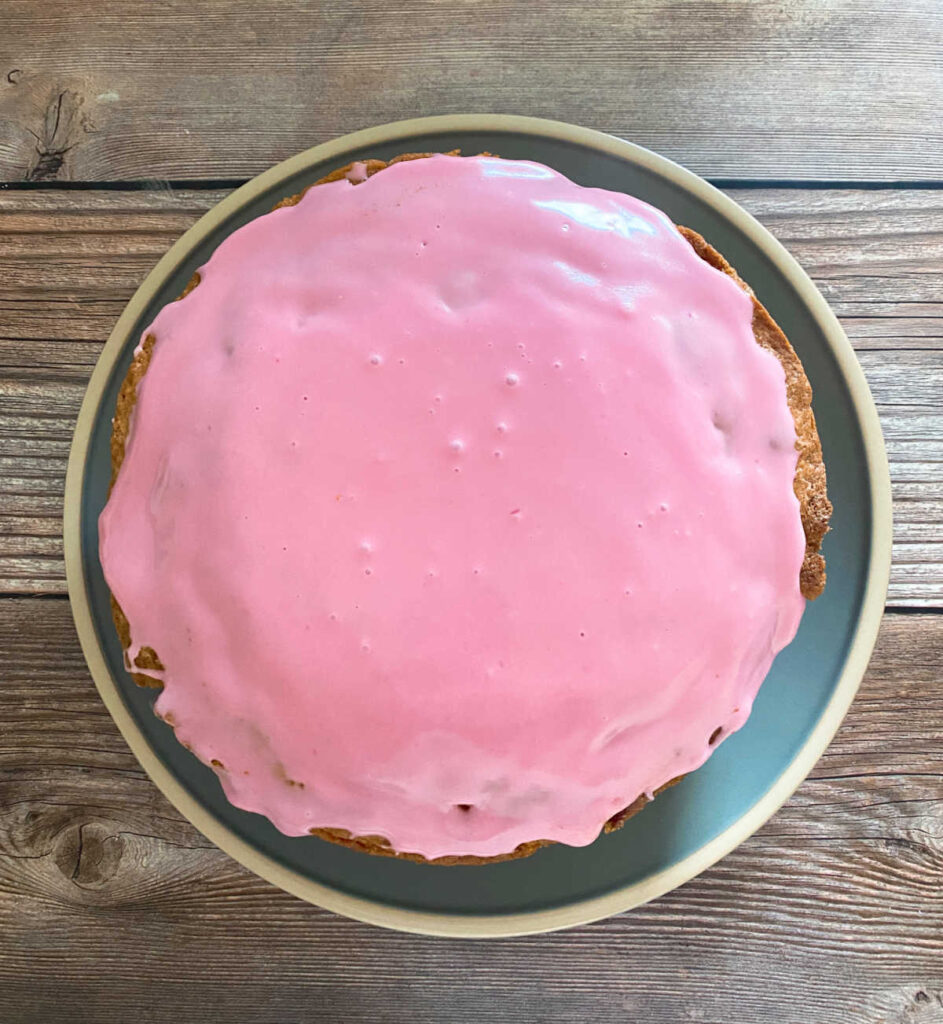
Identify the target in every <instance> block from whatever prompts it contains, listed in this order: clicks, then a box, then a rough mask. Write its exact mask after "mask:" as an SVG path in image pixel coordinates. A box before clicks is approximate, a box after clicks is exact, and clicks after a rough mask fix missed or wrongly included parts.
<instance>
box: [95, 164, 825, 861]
mask: <svg viewBox="0 0 943 1024" xmlns="http://www.w3.org/2000/svg"><path fill="white" fill-rule="evenodd" d="M112 466H113V478H112V490H111V494H110V497H109V500H108V503H107V505H106V507H105V509H104V511H103V512H102V515H101V518H100V524H99V527H100V553H101V562H102V567H103V570H104V573H105V577H106V580H107V583H108V585H109V588H110V590H111V592H112V595H113V599H112V606H113V610H114V617H115V623H116V627H117V630H118V634H119V637H120V640H121V643H122V646H123V647H124V649H125V658H126V666H127V668H128V671H129V672H130V673H131V674H132V676H133V678H134V679H135V680H136V681H137V682H138V683H140V684H142V685H150V686H157V687H160V689H161V692H160V694H159V695H158V698H157V701H156V705H155V710H156V712H157V713H158V714H159V715H160V716H161V717H162V718H163V719H164V720H165V721H166V722H167V723H169V724H170V725H171V726H172V727H173V728H174V729H175V731H176V734H177V738H178V740H179V741H180V742H181V743H183V744H184V745H185V746H187V747H188V748H189V749H190V750H191V751H192V752H193V753H194V754H195V755H196V756H197V757H198V758H200V759H201V760H202V761H203V762H205V763H206V764H208V765H211V766H212V767H213V768H214V769H215V770H216V772H217V774H218V776H219V779H220V781H221V783H222V786H223V789H224V791H225V793H226V795H227V797H228V799H229V800H230V801H231V802H232V803H233V804H234V805H236V806H237V807H240V808H243V809H245V810H249V811H254V812H257V813H259V814H262V815H265V816H266V817H267V818H269V819H270V820H271V821H272V822H273V824H274V825H275V826H276V827H277V828H279V829H280V830H281V831H282V832H284V833H286V834H288V835H296V836H301V835H307V834H314V835H317V836H320V837H322V838H324V839H328V840H331V841H333V842H338V843H342V844H345V845H347V846H350V847H353V848H356V849H360V850H364V851H366V852H369V853H376V854H384V855H393V856H400V857H407V858H411V859H416V860H428V861H433V862H436V863H443V864H454V863H486V862H490V861H495V860H503V859H507V858H509V857H517V856H524V855H527V854H530V853H532V852H533V851H534V850H536V849H537V848H539V847H540V846H542V845H544V844H546V843H550V842H562V843H568V844H570V845H574V846H581V845H586V844H588V843H590V842H592V841H593V840H595V839H596V838H597V836H598V835H599V834H600V832H601V831H607V830H611V829H612V828H615V827H617V826H618V825H620V824H622V822H623V821H624V820H626V818H627V817H629V816H630V815H631V814H633V813H635V812H636V811H638V810H640V809H641V808H642V807H643V806H644V805H645V804H646V803H647V802H648V801H649V800H651V799H652V798H653V797H654V796H655V794H656V793H658V792H659V791H660V790H661V789H663V788H665V787H666V786H668V785H671V784H672V783H673V782H675V781H677V780H678V779H679V778H681V777H683V776H684V775H686V774H687V773H689V772H691V771H693V770H694V769H696V768H697V767H699V766H700V765H701V764H702V763H703V762H704V761H705V760H706V759H707V757H708V756H709V755H710V753H711V752H712V751H713V750H714V749H715V748H716V746H717V744H718V743H719V742H721V741H722V740H723V739H724V738H725V737H726V736H728V735H729V734H730V733H732V732H734V731H735V730H737V729H739V728H740V727H741V726H742V725H743V724H744V723H745V721H746V720H747V717H748V715H749V713H750V709H751V706H752V703H753V700H754V698H755V696H756V693H757V691H758V689H759V686H760V684H761V683H762V681H763V679H764V677H765V676H766V674H767V672H768V670H769V668H770V665H771V663H772V661H773V658H774V657H775V655H776V653H777V652H778V651H780V650H781V649H782V648H783V647H784V646H785V645H786V644H788V643H789V641H790V640H791V639H792V638H793V636H794V635H795V633H796V630H797V628H798V625H799V621H800V618H801V616H802V614H803V610H804V606H805V602H806V600H810V599H814V598H815V597H816V596H818V594H819V593H820V592H821V590H822V588H823V586H824V583H825V565H824V561H823V558H822V555H821V553H820V547H821V542H822V539H823V537H824V534H825V532H826V530H827V529H828V520H829V516H830V513H831V506H830V504H829V502H828V498H827V496H826V487H825V470H824V466H823V463H822V451H821V445H820V442H819V438H818V435H817V433H816V429H815V420H814V417H813V414H812V408H811V388H810V386H809V383H808V380H807V379H806V376H805V373H804V372H803V369H802V366H801V364H800V362H799V359H798V357H797V356H796V354H795V352H794V351H793V349H792V347H791V346H790V344H789V342H788V341H787V339H786V338H785V336H784V335H783V333H782V331H780V329H779V328H778V327H777V325H776V324H775V323H774V321H773V320H772V318H771V317H770V316H769V314H768V313H767V311H766V310H765V309H764V307H763V306H762V305H761V304H760V303H759V302H758V300H757V299H756V298H755V297H754V296H753V294H752V292H751V291H750V289H749V287H748V286H747V285H746V284H745V283H744V281H743V280H741V278H740V277H739V276H738V275H737V273H736V271H734V270H733V268H732V267H731V266H730V265H729V264H728V263H727V262H726V260H725V259H724V258H723V256H721V255H720V254H719V253H718V252H717V251H716V250H714V249H713V248H712V247H711V246H710V245H709V244H708V243H707V242H706V241H705V240H704V239H703V238H702V237H701V236H700V235H698V234H696V233H695V232H693V231H690V230H688V229H686V228H683V227H678V226H676V225H674V224H673V223H672V222H671V221H670V220H669V219H668V218H667V217H666V216H665V215H664V214H663V213H661V212H660V211H658V210H656V209H654V208H653V207H651V206H648V205H647V204H645V203H643V202H641V201H640V200H637V199H634V198H632V197H630V196H626V195H623V194H620V193H614V192H608V191H605V190H601V189H593V188H585V187H582V186H579V185H577V184H575V183H573V182H571V181H569V180H568V179H566V178H565V177H563V176H562V175H560V174H558V173H557V172H555V171H552V170H551V169H549V168H547V167H544V166H542V165H540V164H536V163H532V162H529V161H516V160H503V159H500V158H497V157H491V156H488V155H481V156H477V157H461V156H458V155H456V154H409V155H406V156H403V157H400V158H397V160H395V161H391V162H390V163H389V164H387V163H384V162H383V161H379V160H368V161H363V162H358V163H356V164H353V165H349V166H348V167H345V168H341V169H340V170H338V171H336V172H334V173H333V174H331V175H329V176H328V177H327V178H324V179H322V181H320V182H318V183H316V186H314V187H310V188H309V189H307V190H306V191H305V192H304V193H301V194H299V195H296V196H292V197H290V198H288V199H286V200H284V201H283V202H282V203H279V204H278V207H276V209H275V210H274V211H272V212H271V213H270V214H267V215H265V216H262V217H259V218H257V219H256V220H253V221H251V222H250V223H248V224H247V225H245V226H244V227H242V228H240V229H239V230H237V231H235V232H234V233H233V234H231V235H230V236H229V237H228V238H226V239H225V240H224V241H223V242H222V243H221V244H220V245H219V247H218V248H217V250H216V251H215V253H214V254H213V256H212V257H211V259H210V260H209V262H208V263H207V264H206V265H205V266H204V267H202V268H201V269H200V271H199V272H198V273H197V274H196V275H194V277H193V279H192V280H191V282H190V284H189V285H188V287H187V289H186V290H185V292H184V294H183V296H181V301H178V302H176V303H171V304H169V305H168V306H166V307H165V308H164V309H163V310H162V311H161V312H160V314H159V315H158V316H157V318H156V320H155V321H154V323H153V324H152V325H151V326H150V327H149V328H148V330H147V331H146V332H145V333H144V337H143V338H142V341H141V344H140V345H139V347H138V348H137V350H136V351H135V356H134V360H133V362H132V365H131V367H130V370H129V371H128V374H127V377H126V378H125V380H124V384H123V386H122V389H121V393H120V396H119V399H118V403H117V409H116V414H115V419H114V428H113V436H112Z"/></svg>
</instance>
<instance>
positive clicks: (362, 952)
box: [0, 598, 943, 1024]
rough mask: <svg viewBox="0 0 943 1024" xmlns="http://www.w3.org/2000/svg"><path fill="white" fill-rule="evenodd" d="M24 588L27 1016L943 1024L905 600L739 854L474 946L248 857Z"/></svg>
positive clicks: (20, 842) (942, 744)
mask: <svg viewBox="0 0 943 1024" xmlns="http://www.w3.org/2000/svg"><path fill="white" fill-rule="evenodd" d="M0 608H2V610H3V613H2V614H0V677H2V678H3V680H4V685H3V687H2V688H0V737H2V740H0V937H2V938H0V993H2V994H3V995H5V996H6V999H7V1002H6V1006H5V1007H4V1008H0V1020H3V1022H4V1024H14V1022H19V1021H28V1022H30V1024H32V1022H33V1021H36V1022H47V1021H57V1022H58V1021H63V1022H65V1021H80V1022H83V1024H85V1022H87V1024H99V1022H100V1024H127V1022H131V1021H136V1020H140V1021H159V1022H162V1024H163V1022H168V1024H169V1022H177V1021H181V1022H185V1024H219V1022H228V1021H239V1022H243V1021H244V1022H246V1024H248V1022H250V1021H251V1022H258V1024H289V1022H299V1024H300V1022H305V1024H308V1022H311V1024H314V1022H322V1021H362V1020H368V1019H371V1020H372V1019H375V1020H380V1021H389V1022H397V1024H399V1022H402V1024H406V1022H417V1024H418V1022H423V1024H425V1022H428V1024H452V1022H454V1024H470V1022H476V1021H480V1022H486V1021H487V1022H492V1021H493V1022H495V1024H507V1022H521V1024H532V1022H536V1021H544V1022H551V1021H552V1022H567V1024H587V1022H599V1024H609V1022H613V1024H615V1022H635V1021H638V1022H640V1024H679V1022H685V1021H702V1022H710V1024H761V1022H762V1024H767V1022H780V1021H782V1022H789V1024H879V1022H884V1024H890V1022H895V1024H897V1022H899V1024H904V1022H906V1024H911V1022H915V1024H928V1022H939V1021H940V1020H943V958H941V935H943V893H941V888H940V878H941V872H943V689H941V687H940V679H941V676H943V616H939V615H934V614H914V615H907V614H899V613H898V614H890V615H888V616H887V617H886V619H885V622H884V626H883V629H882V632H881V637H880V640H879V643H878V647H877V651H876V653H875V657H874V659H873V662H872V664H871V667H870V669H869V671H868V675H867V678H866V680H865V683H864V685H863V687H862V691H861V694H860V696H859V697H858V699H857V700H856V701H855V703H854V705H853V707H852V710H851V713H850V714H849V716H848V718H847V719H846V721H845V723H844V725H843V726H842V729H841V731H840V732H839V734H838V736H837V737H836V739H835V741H834V742H833V743H832V745H831V747H830V748H829V750H828V752H827V753H826V755H825V757H824V758H823V759H822V760H821V761H820V762H819V764H818V765H817V766H816V768H815V770H814V771H813V773H812V776H811V777H810V778H809V779H808V780H807V781H806V782H805V783H804V784H803V785H802V787H801V788H800V789H799V791H798V792H797V793H796V795H795V796H794V797H793V798H792V799H791V800H790V801H789V802H788V803H787V804H786V806H785V807H784V808H783V809H782V810H781V811H780V812H779V813H778V814H777V815H776V816H775V817H774V818H773V819H772V820H771V821H770V822H769V823H768V824H767V825H765V826H764V827H763V828H762V829H761V830H760V831H759V832H758V833H757V834H756V835H755V836H754V837H753V838H751V839H750V840H748V841H747V842H746V843H745V844H744V845H743V846H741V847H740V848H739V849H738V850H737V851H736V852H734V853H733V854H731V855H730V856H728V857H726V858H725V859H724V860H723V861H721V862H720V863H719V864H718V865H716V866H715V867H713V868H711V869H710V870H709V871H707V872H705V873H704V874H703V875H701V876H700V877H699V878H697V879H695V880H693V881H691V882H689V883H688V884H687V885H685V886H682V887H681V888H680V889H678V890H676V891H675V892H673V893H670V894H669V895H667V896H664V897H662V898H661V899H659V900H656V901H655V902H654V903H652V904H650V905H648V906H646V907H643V908H639V909H637V910H634V911H632V912H630V913H628V914H623V915H621V916H619V917H616V918H612V919H610V920H608V921H604V922H600V923H598V924H595V925H591V926H587V927H582V928H578V929H575V930H573V931H570V932H564V933H560V934H557V935H547V936H540V937H532V938H522V939H508V940H501V941H492V942H486V943H476V942H472V941H458V940H442V939H431V938H421V937H415V936H407V935H396V934H393V933H387V932H383V931H381V930H380V929H376V928H371V927H369V926H367V925H360V924H356V923H354V922H351V921H345V920H342V919H341V918H338V917H335V916H334V915H332V914H329V913H327V912H325V911H320V910H317V909H315V908H314V907H310V906H308V905H306V904H304V903H302V902H301V901H299V900H296V899H294V898H293V897H291V896H287V895H285V894H284V893H280V892H278V891H277V890H275V889H273V888H272V887H271V886H269V885H267V884H266V883H265V882H262V881H260V880H259V879H258V878H256V877H254V876H253V875H251V874H249V873H248V872H247V871H245V870H243V869H242V868H240V867H239V866H238V865H236V864H235V863H234V862H233V861H231V860H230V859H229V858H228V857H226V856H225V855H224V854H223V853H221V852H219V851H218V850H217V849H216V848H215V847H213V846H212V845H211V844H210V843H209V842H208V841H207V840H205V839H204V838H203V837H202V836H200V835H199V833H197V832H196V831H195V830H194V829H193V828H191V827H190V826H189V825H188V824H187V823H186V822H184V821H183V820H182V819H181V818H180V816H179V815H178V814H177V813H176V812H175V811H174V810H173V808H172V807H171V806H170V805H169V804H168V803H167V802H166V801H165V800H164V799H163V798H162V797H161V796H160V794H159V793H158V792H157V790H156V789H155V787H154V786H153V785H152V784H151V783H150V781H149V780H148V779H147V777H146V776H145V774H144V773H143V771H142V770H141V769H140V768H139V767H138V766H137V764H136V762H135V760H134V758H133V756H132V755H131V754H130V752H129V751H128V750H127V748H126V747H125V745H124V742H123V741H122V739H121V737H120V736H119V734H118V732H117V730H116V729H115V727H114V725H113V724H112V722H111V720H110V719H109V717H108V715H107V713H106V712H105V710H104V707H103V706H102V704H101V703H100V701H99V700H98V699H97V696H96V693H95V690H94V687H93V685H92V683H91V681H90V679H89V677H88V673H87V671H86V669H85V666H84V664H83V662H82V657H81V654H80V653H79V651H78V646H77V644H76V642H75V639H74V636H73V629H72V622H71V618H70V615H69V610H68V606H67V604H66V602H64V601H61V600H58V599H51V600H49V599H46V600H42V599H37V598H21V599H15V598H7V599H6V601H5V602H4V603H3V604H0ZM918 711H919V713H917V712H918ZM443 870H447V869H443ZM145 964H146V967H145ZM76 1002H77V1003H78V1005H77V1006H75V1005H74V1004H75V1003H76ZM70 1003H71V1004H73V1006H71V1007H70V1008H69V1009H68V1010H67V1009H66V1006H67V1005H68V1004H70Z"/></svg>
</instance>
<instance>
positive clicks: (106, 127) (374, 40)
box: [0, 0, 943, 181]
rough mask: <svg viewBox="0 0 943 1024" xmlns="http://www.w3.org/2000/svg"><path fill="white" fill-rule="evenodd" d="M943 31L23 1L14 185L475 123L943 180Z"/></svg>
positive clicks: (744, 1) (890, 12)
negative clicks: (507, 119) (482, 116)
mask: <svg viewBox="0 0 943 1024" xmlns="http://www.w3.org/2000/svg"><path fill="white" fill-rule="evenodd" d="M941 32H943V7H941V5H940V3H939V2H938V0H899V2H888V0H831V2H828V3H823V2H821V0H791V2H789V3H782V2H773V0H686V2H685V3H683V4H678V3H676V2H670V0H636V2H633V3H625V2H623V0H597V2H595V3H592V4H587V3H583V2H580V0H543V2H541V3H539V4H537V3H532V2H529V0H411V2H409V3H408V4H405V5H404V4H389V3H385V2H380V0H335V2H332V3H327V2H326V0H319V2H314V3H312V2H310V0H266V2H259V0H253V2H249V0H206V2H201V3H190V4H182V3H175V4H172V5H168V4H157V3H152V2H150V0H96V3H95V5H94V15H93V16H90V11H89V7H88V5H86V4H81V3H76V2H75V0H44V2H43V3H42V4H37V3H36V2H35V0H4V3H3V5H2V31H0V180H6V181H24V180H25V181H100V180H128V179H197V178H201V179H203V178H234V177H250V176H252V175H254V174H257V173H258V172H259V171H261V170H263V169H265V168H267V167H269V166H270V165H271V164H273V163H275V162H276V161H278V160H282V159H284V158H285V157H287V156H290V155H292V154H293V153H296V152H298V151H299V150H302V149H306V148H307V147H309V146H313V145H315V144H316V143H319V142H324V141H326V140H328V139H331V138H334V137H336V136H338V135H341V134H343V133H345V132H349V131H351V130H353V129H356V128H364V127H368V126H370V125H373V124H380V123H383V122H386V121H392V120H397V119H399V118H407V117H415V116H419V115H424V114H433V113H457V112H468V111H490V112H494V113H519V114H531V115H538V116H543V117H551V118H557V119H560V120H564V121H572V122H576V123H580V124H586V125H588V126H590V127H594V128H599V129H602V130H603V131H607V132H612V133H613V134H616V135H619V136H621V137H623V138H628V139H631V140H632V141H634V142H638V143H641V144H642V145H645V146H649V147H650V148H652V149H655V150H657V151H659V152H662V153H664V154H665V155H666V156H669V157H672V158H673V159H675V160H679V161H681V162H682V163H684V164H686V165H687V166H689V167H690V168H691V169H692V170H695V171H697V172H698V173H700V174H702V175H707V176H713V177H725V178H757V179H760V178H762V179H771V178H772V179H785V178H793V179H831V180H834V179H891V180H901V179H903V180H909V181H915V180H921V179H930V178H939V177H943V145H941V142H943V138H941V130H940V124H941V122H940V118H939V105H940V97H941V94H943V62H941V61H940V37H941ZM863 97H867V102H864V101H863Z"/></svg>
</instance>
